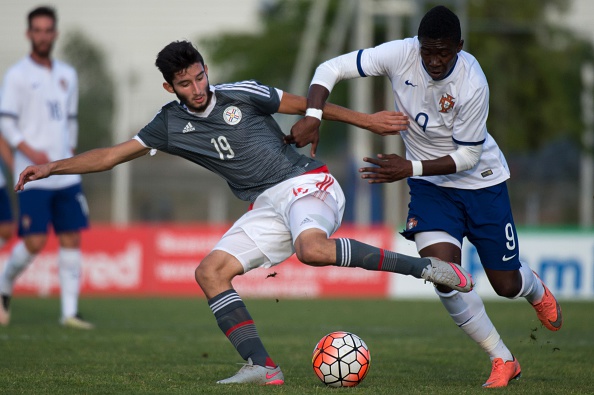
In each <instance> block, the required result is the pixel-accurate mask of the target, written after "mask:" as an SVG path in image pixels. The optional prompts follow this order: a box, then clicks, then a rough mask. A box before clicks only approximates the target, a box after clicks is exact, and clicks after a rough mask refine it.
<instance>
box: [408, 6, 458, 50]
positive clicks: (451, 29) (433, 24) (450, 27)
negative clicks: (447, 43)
mask: <svg viewBox="0 0 594 395" xmlns="http://www.w3.org/2000/svg"><path fill="white" fill-rule="evenodd" d="M417 36H418V37H419V39H421V38H429V39H433V40H438V39H449V40H453V42H454V43H456V44H457V43H459V42H460V40H461V39H462V30H461V29H460V19H458V16H457V15H456V14H454V13H453V12H452V11H451V10H450V9H449V8H447V7H445V6H443V5H438V6H436V7H433V8H432V9H430V10H429V11H427V13H426V14H425V16H424V17H423V19H421V23H420V24H419V31H418V33H417Z"/></svg>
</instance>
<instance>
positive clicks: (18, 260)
mask: <svg viewBox="0 0 594 395" xmlns="http://www.w3.org/2000/svg"><path fill="white" fill-rule="evenodd" d="M33 259H35V255H33V254H31V253H29V251H28V250H27V247H25V243H24V242H23V241H22V240H21V241H20V242H18V243H17V245H15V246H14V248H13V249H12V252H11V253H10V257H9V258H8V261H6V264H5V265H4V270H3V271H2V274H1V275H0V294H2V295H12V289H13V287H14V282H15V280H16V278H17V277H18V276H19V275H20V274H21V273H22V272H23V271H24V270H25V269H26V268H27V266H29V264H30V263H31V262H33Z"/></svg>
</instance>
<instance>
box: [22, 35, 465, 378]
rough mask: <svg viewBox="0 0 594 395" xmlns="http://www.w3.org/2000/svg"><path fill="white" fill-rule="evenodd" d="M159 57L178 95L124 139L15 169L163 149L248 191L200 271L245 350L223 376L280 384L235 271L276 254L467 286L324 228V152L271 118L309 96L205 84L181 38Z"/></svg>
mask: <svg viewBox="0 0 594 395" xmlns="http://www.w3.org/2000/svg"><path fill="white" fill-rule="evenodd" d="M156 65H157V67H158V68H159V70H160V71H161V73H162V74H163V78H164V79H165V82H164V83H163V87H164V88H165V89H166V90H167V91H168V92H170V93H173V94H175V95H176V96H177V97H178V99H179V102H177V101H173V102H171V103H169V104H167V105H165V106H164V107H163V108H162V109H161V111H160V112H159V113H158V114H157V115H156V116H155V118H154V119H153V120H152V121H151V122H150V123H149V124H148V125H146V126H145V127H144V128H142V129H141V130H140V132H139V133H138V134H137V135H136V136H135V137H134V138H133V139H131V140H129V141H127V142H124V143H121V144H119V145H116V146H113V147H109V148H99V149H95V150H92V151H88V152H85V153H82V154H79V155H77V156H74V157H72V158H69V159H64V160H59V161H54V162H51V163H49V164H45V165H40V166H29V167H28V168H26V169H25V170H24V171H23V172H22V173H21V176H20V178H19V181H18V183H17V185H16V189H17V190H20V189H22V188H23V187H24V185H25V184H26V183H27V182H29V181H33V180H39V179H42V178H45V177H48V176H49V175H51V174H73V173H89V172H97V171H104V170H109V169H111V168H112V167H114V166H115V165H117V164H119V163H122V162H126V161H129V160H132V159H135V158H138V157H140V156H142V155H145V154H146V153H148V152H151V151H153V150H160V151H163V152H167V153H170V154H173V155H177V156H180V157H182V158H185V159H187V160H189V161H192V162H194V163H196V164H198V165H200V166H203V167H205V168H207V169H209V170H211V171H213V172H215V173H216V174H218V175H220V176H221V177H222V178H223V179H225V180H226V181H227V183H228V185H229V187H230V188H231V190H232V191H233V193H234V194H235V195H236V196H237V197H238V198H240V199H242V200H245V201H248V202H251V203H252V205H251V208H250V210H249V211H248V212H247V213H246V214H244V215H243V216H242V217H241V218H239V219H238V220H237V221H236V222H235V223H234V224H233V226H232V227H231V229H229V230H228V231H227V232H226V233H225V235H223V237H222V239H221V240H220V241H219V242H218V243H217V245H216V246H215V247H214V249H213V251H212V252H211V253H210V254H209V255H208V256H207V257H206V258H204V260H203V261H202V262H200V265H199V266H198V267H197V269H196V272H195V276H196V281H197V282H198V284H199V285H200V287H201V288H202V290H203V291H204V294H205V295H206V297H207V299H208V304H209V306H210V308H211V310H212V312H213V313H214V316H215V318H216V321H217V324H218V325H219V328H220V329H221V331H222V332H223V333H224V334H225V336H226V337H227V338H228V339H229V341H230V342H231V344H232V345H233V346H234V347H235V348H236V350H237V351H238V353H239V354H240V355H241V357H242V358H243V359H244V360H245V361H247V364H246V365H245V366H244V367H243V368H241V369H240V370H239V372H238V373H237V374H235V375H234V376H232V377H230V378H228V379H225V380H221V381H219V382H218V383H220V384H231V383H254V384H271V385H279V384H283V383H284V376H283V373H282V371H281V370H280V368H279V367H278V366H277V365H276V364H275V363H274V362H273V360H272V359H271V358H270V356H269V355H268V352H267V351H266V349H265V348H264V345H263V344H262V341H261V340H260V337H259V335H258V332H257V330H256V326H255V324H254V322H253V320H252V318H251V316H250V314H249V312H248V310H247V308H246V306H245V304H244V302H243V300H242V299H241V297H240V296H239V295H238V294H237V292H236V291H235V290H234V289H233V286H232V280H233V278H234V277H235V276H238V275H242V274H244V273H246V272H248V271H249V270H252V269H254V268H258V267H270V266H272V265H276V264H278V263H281V262H282V261H284V260H285V259H287V258H289V257H290V256H291V255H292V254H293V253H296V255H297V258H298V259H299V260H300V261H301V262H303V263H306V264H309V265H314V266H324V265H336V266H350V267H361V268H364V269H368V270H382V271H389V272H396V273H401V274H407V275H412V276H415V277H417V278H423V279H425V280H428V281H431V282H434V283H440V284H448V285H449V286H452V287H455V288H456V289H459V290H461V291H463V292H468V291H469V290H470V289H472V279H471V278H470V276H469V275H468V274H467V273H465V272H464V271H463V270H462V269H461V268H460V267H459V266H458V265H454V264H451V263H446V262H444V261H441V260H438V259H434V258H430V259H429V258H413V257H408V256H404V255H400V254H396V253H394V252H392V251H387V250H383V249H380V248H377V247H373V246H370V245H367V244H363V243H360V242H358V241H356V240H352V239H346V238H341V239H331V238H330V236H331V235H332V234H333V233H334V232H335V231H336V230H337V228H338V227H339V226H340V223H341V220H342V214H343V211H344V195H343V193H342V190H341V188H340V186H339V185H338V183H337V182H336V180H335V179H334V177H332V175H331V174H330V173H329V172H328V169H327V167H326V166H325V165H324V164H323V163H322V162H320V161H317V160H314V159H312V158H308V157H307V156H305V155H301V154H299V153H297V151H295V150H294V149H293V147H292V146H290V145H287V144H285V143H284V141H283V140H284V137H285V134H284V133H283V132H282V131H281V129H280V127H279V125H278V124H277V123H276V122H275V121H274V119H273V118H272V114H274V113H277V112H278V113H284V114H303V113H305V109H306V108H305V104H306V103H305V98H303V97H299V96H295V95H292V94H290V93H286V92H283V91H281V90H279V89H276V88H273V87H269V86H266V85H262V84H260V83H258V82H256V81H242V82H236V83H231V84H219V85H210V83H209V81H208V67H207V66H205V65H204V60H203V58H202V56H201V55H200V53H199V52H198V51H197V50H196V49H195V48H194V47H193V45H192V44H191V43H189V42H187V41H177V42H173V43H171V44H169V45H167V46H166V47H165V48H164V49H163V50H161V52H159V54H158V56H157V61H156ZM316 115H320V116H321V114H316ZM325 118H326V119H330V120H340V121H343V122H349V123H352V124H354V125H357V126H359V127H366V128H369V129H370V130H372V131H374V132H376V133H380V134H385V133H395V132H398V131H399V130H402V129H403V128H405V127H406V124H407V123H408V119H407V118H406V117H404V116H402V114H400V113H395V112H381V113H377V114H373V115H367V114H361V113H356V112H354V111H351V110H347V109H345V108H342V107H338V106H333V105H330V104H329V105H328V106H326V113H325ZM36 182H37V181H36ZM36 182H33V183H32V184H29V185H35V183H36ZM353 292H356V290H353Z"/></svg>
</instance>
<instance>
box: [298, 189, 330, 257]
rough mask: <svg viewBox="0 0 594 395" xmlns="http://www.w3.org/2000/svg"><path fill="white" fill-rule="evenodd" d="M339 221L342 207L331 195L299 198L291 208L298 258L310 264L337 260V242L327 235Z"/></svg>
mask: <svg viewBox="0 0 594 395" xmlns="http://www.w3.org/2000/svg"><path fill="white" fill-rule="evenodd" d="M340 223H341V215H340V210H339V208H338V204H337V203H336V200H334V198H333V197H332V196H328V197H326V199H325V200H321V199H318V198H317V197H315V196H313V195H308V196H304V197H302V198H300V199H298V200H296V201H295V202H294V203H293V204H292V205H291V208H290V210H289V227H290V229H291V235H292V237H293V240H294V245H295V252H296V253H297V258H298V259H299V260H300V261H301V262H304V263H308V264H328V263H334V262H335V261H336V250H335V244H334V241H333V240H329V239H328V238H329V237H330V236H331V235H332V234H334V232H336V230H338V228H339V226H340Z"/></svg>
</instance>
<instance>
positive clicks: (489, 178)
mask: <svg viewBox="0 0 594 395" xmlns="http://www.w3.org/2000/svg"><path fill="white" fill-rule="evenodd" d="M462 45H463V41H462V40H461V31H460V22H459V20H458V17H457V16H456V15H455V14H454V13H453V12H451V11H450V10H449V9H447V8H446V7H444V6H437V7H435V8H433V9H431V10H430V11H429V12H427V14H426V15H425V16H424V18H423V19H422V21H421V23H420V25H419V29H418V36H417V37H413V38H407V39H404V40H396V41H392V42H388V43H385V44H382V45H379V46H377V47H375V48H369V49H365V50H359V51H355V52H352V53H349V54H345V55H342V56H339V57H336V58H334V59H331V60H328V61H326V62H325V63H323V64H321V65H320V66H319V67H318V69H317V70H316V73H315V75H314V77H313V79H312V82H311V86H310V90H309V94H308V100H307V106H308V108H314V109H322V108H323V107H324V103H325V101H326V99H327V97H328V96H329V93H330V91H331V90H332V88H333V87H334V85H335V84H336V83H337V82H338V81H340V80H344V79H350V78H356V77H366V76H387V77H389V78H390V81H391V83H392V89H393V92H394V100H395V105H396V110H397V111H401V112H403V113H404V114H406V115H407V116H408V117H409V119H410V120H411V122H410V126H409V128H408V130H406V131H403V132H401V133H400V135H401V136H402V140H403V141H404V144H405V147H406V158H407V159H404V158H402V157H400V156H398V155H395V154H390V155H378V159H373V158H365V159H364V160H365V161H366V162H369V163H371V164H373V165H375V166H373V167H364V168H362V169H360V171H361V172H362V173H363V175H362V178H364V179H367V180H369V182H370V183H382V182H393V181H398V180H401V179H404V178H407V177H408V183H409V186H410V190H411V191H410V194H411V202H410V205H409V213H408V219H407V224H406V229H405V231H404V232H402V234H403V235H404V237H406V238H408V239H409V240H414V241H415V242H416V245H417V250H418V251H419V254H420V255H421V256H424V257H426V256H435V257H438V258H440V259H443V260H445V261H448V262H455V263H458V264H460V263H461V245H462V241H463V238H464V237H465V236H466V237H467V238H468V239H469V240H470V241H471V242H472V243H473V244H474V245H475V246H476V248H477V251H478V254H479V257H480V259H481V262H482V264H483V267H484V269H485V272H486V274H487V277H488V278H489V281H490V282H491V284H492V286H493V289H494V290H495V291H496V292H497V294H498V295H500V296H504V297H507V298H510V299H515V298H518V297H524V298H526V300H528V302H530V304H531V305H532V306H533V307H534V309H535V310H536V312H537V316H538V318H539V319H540V321H541V322H542V323H543V325H544V326H545V327H547V328H548V329H550V330H552V331H557V330H559V329H560V328H561V324H562V316H561V308H560V307H559V305H558V304H557V302H556V300H555V298H554V297H553V295H552V294H551V293H550V292H549V290H548V289H547V287H546V286H545V285H544V283H542V282H541V281H540V279H539V278H538V276H537V275H536V274H535V273H533V272H532V270H530V268H529V267H528V265H527V264H526V263H523V262H522V263H521V262H520V260H519V256H520V254H519V246H518V239H517V234H516V230H515V226H514V221H513V217H512V212H511V207H510V203H509V198H508V193H507V188H506V184H505V181H506V180H507V179H508V178H509V170H508V167H507V163H506V161H505V158H504V156H503V153H502V152H501V151H500V149H499V147H498V146H497V144H496V143H495V140H494V139H493V138H492V137H491V136H490V135H489V133H488V132H487V126H486V122H487V116H488V110H489V87H488V84H487V80H486V78H485V75H484V74H483V71H482V70H481V68H480V66H479V64H478V62H477V60H476V59H475V58H474V57H473V56H472V55H470V54H469V53H467V52H465V51H462ZM319 124H320V121H319V120H316V119H314V118H311V117H305V118H303V119H302V120H300V121H299V122H297V123H296V124H295V125H294V127H293V128H292V131H291V136H289V137H288V138H287V141H289V142H293V143H296V144H297V146H298V147H302V146H304V145H306V144H308V143H310V142H313V144H312V150H311V152H312V154H314V155H315V149H316V145H317V141H318V127H319ZM436 292H437V294H438V295H439V297H440V299H441V301H442V303H443V305H444V306H445V308H446V310H447V311H448V312H449V314H450V315H451V317H452V318H453V320H454V322H455V323H456V324H457V325H458V326H459V327H460V328H461V329H462V330H463V331H464V332H466V333H467V334H468V335H469V336H470V337H471V338H472V339H473V340H474V341H475V342H477V343H478V344H479V346H480V347H482V348H483V349H484V350H485V352H486V353H487V354H488V355H489V356H490V358H491V361H492V371H491V375H490V377H489V378H488V380H487V382H486V383H485V384H484V385H483V386H484V387H504V386H507V384H508V382H509V381H510V380H512V379H514V378H518V377H519V375H520V373H521V369H520V364H519V363H518V361H517V360H516V359H515V358H514V356H513V355H512V354H511V352H510V351H509V349H508V348H507V347H506V346H505V345H504V344H503V341H502V340H501V338H500V336H499V334H498V333H497V330H496V329H495V327H494V326H493V324H492V323H491V321H490V319H489V317H488V316H487V314H486V312H485V307H484V305H483V303H482V300H481V299H480V297H479V296H478V295H477V293H476V292H475V291H471V292H469V293H465V294H462V293H459V292H458V291H455V290H454V291H453V290H451V289H449V288H448V287H445V286H437V287H436Z"/></svg>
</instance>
